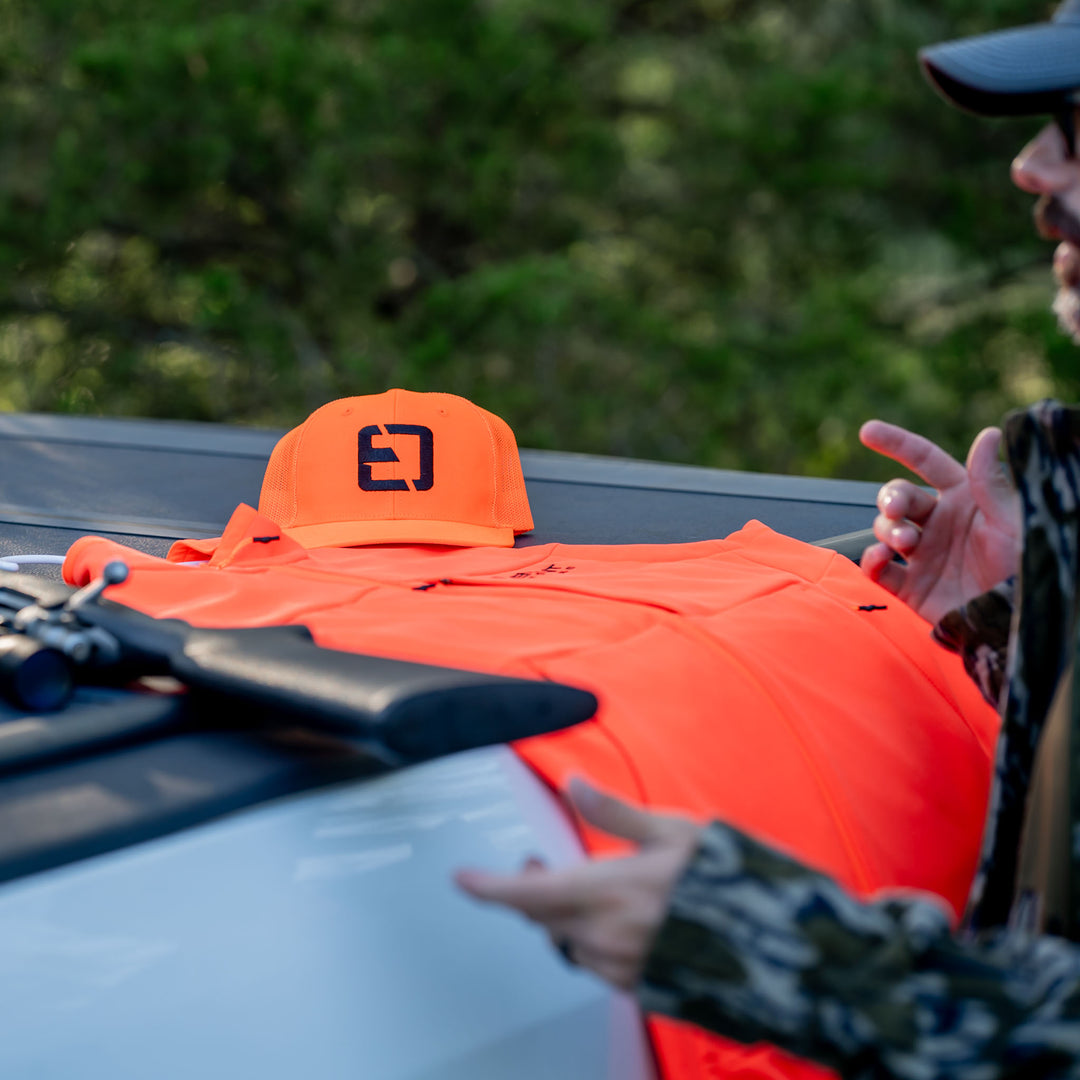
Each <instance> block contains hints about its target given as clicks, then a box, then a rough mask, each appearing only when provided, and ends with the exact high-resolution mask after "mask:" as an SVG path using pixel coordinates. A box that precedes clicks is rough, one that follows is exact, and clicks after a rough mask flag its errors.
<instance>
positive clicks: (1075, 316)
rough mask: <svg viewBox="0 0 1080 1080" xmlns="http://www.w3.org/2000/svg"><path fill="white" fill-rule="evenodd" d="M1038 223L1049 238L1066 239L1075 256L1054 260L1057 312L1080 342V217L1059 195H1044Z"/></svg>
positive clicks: (1062, 324)
mask: <svg viewBox="0 0 1080 1080" xmlns="http://www.w3.org/2000/svg"><path fill="white" fill-rule="evenodd" d="M1035 227H1036V228H1037V229H1038V230H1039V233H1040V235H1041V236H1045V237H1046V238H1047V239H1048V240H1064V241H1065V242H1066V243H1068V244H1070V245H1071V246H1072V247H1073V248H1074V249H1075V251H1076V254H1077V257H1076V258H1069V259H1066V260H1064V261H1055V273H1056V275H1057V279H1058V284H1059V286H1060V288H1059V289H1058V292H1057V296H1055V297H1054V305H1053V308H1054V314H1055V315H1056V316H1057V320H1058V325H1059V326H1060V327H1061V329H1062V331H1063V332H1064V333H1066V334H1068V335H1069V337H1071V338H1072V339H1073V341H1074V342H1075V343H1076V344H1077V345H1080V220H1077V218H1076V216H1075V215H1074V214H1073V213H1072V212H1071V211H1070V210H1069V209H1068V208H1067V207H1066V206H1065V205H1064V204H1063V203H1062V201H1061V200H1060V199H1059V198H1058V197H1057V196H1056V195H1043V196H1042V197H1041V198H1040V199H1039V201H1038V202H1037V203H1036V204H1035Z"/></svg>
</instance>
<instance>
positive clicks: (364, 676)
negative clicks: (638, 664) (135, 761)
mask: <svg viewBox="0 0 1080 1080" xmlns="http://www.w3.org/2000/svg"><path fill="white" fill-rule="evenodd" d="M125 577H126V567H124V566H123V564H110V566H109V567H107V568H106V574H105V576H104V578H103V579H102V580H101V581H99V582H95V583H94V584H93V585H91V586H87V587H86V588H85V589H83V590H80V591H78V592H75V591H74V590H71V589H69V588H68V587H67V586H63V585H59V584H57V583H55V582H51V581H46V580H43V579H41V578H36V577H32V576H30V575H25V574H12V573H2V572H0V641H2V640H3V639H4V638H5V637H8V636H10V635H21V636H23V637H24V638H26V639H30V640H31V641H32V642H34V643H35V645H36V646H37V649H36V650H32V651H36V653H42V652H49V653H50V654H51V658H52V659H53V660H55V658H56V657H60V656H62V657H66V667H67V668H68V669H70V670H71V671H72V673H73V675H74V679H75V680H76V681H81V682H90V683H99V684H100V683H107V684H109V685H124V684H126V683H128V682H131V681H133V680H135V679H137V678H140V677H143V676H160V675H167V676H171V677H173V678H175V679H177V680H179V681H180V682H181V683H183V684H184V685H185V686H186V687H187V688H188V691H189V692H190V694H191V695H192V696H193V698H196V699H197V700H199V701H202V702H205V704H206V706H207V708H208V710H212V711H214V712H215V714H216V715H225V716H228V717H230V718H231V721H232V722H235V723H237V724H241V725H244V726H250V725H253V724H254V725H257V724H260V723H265V722H271V723H281V722H286V723H289V724H296V725H302V726H306V727H310V728H313V729H316V730H319V731H323V732H328V733H332V734H334V735H337V736H346V737H352V738H359V739H362V740H368V741H370V742H371V743H373V744H375V745H376V746H378V747H380V748H382V749H384V750H385V751H389V756H391V757H396V758H398V759H399V760H402V761H418V760H422V759H424V758H430V757H436V756H440V755H442V754H447V753H452V752H454V751H457V750H464V749H469V748H472V747H476V746H484V745H489V744H491V743H497V742H508V741H512V740H515V739H521V738H526V737H528V736H531V735H538V734H542V733H544V732H548V731H554V730H558V729H560V728H563V727H568V726H570V725H572V724H576V723H578V722H580V721H582V720H586V719H588V718H589V717H590V716H592V715H593V713H594V712H595V711H596V706H597V702H596V698H595V697H594V696H593V695H592V694H591V693H589V692H588V691H585V690H580V689H577V688H575V687H570V686H565V685H563V684H560V683H553V682H545V681H539V680H531V679H518V678H510V677H505V676H499V675H485V674H481V673H477V672H470V671H462V670H458V669H455V668H444V667H439V666H436V665H431V664H419V663H412V662H410V661H404V660H395V659H390V658H386V657H375V656H367V655H361V654H357V653H348V652H340V651H337V650H333V649H325V648H322V647H320V646H319V645H317V644H315V642H314V640H313V639H312V636H311V634H310V632H309V631H308V630H307V628H306V627H303V626H271V627H261V628H242V629H221V630H219V629H203V628H198V627H193V626H191V625H190V624H189V623H186V622H183V621H182V620H179V619H157V618H154V617H153V616H150V615H146V614H143V613H142V612H138V611H136V610H134V609H133V608H129V607H127V606H125V605H123V604H119V603H115V602H113V601H110V600H104V599H101V593H102V592H103V591H104V589H105V588H106V587H107V586H108V585H109V584H113V583H117V582H119V581H122V580H124V578H125ZM17 659H18V658H16V660H17ZM0 662H2V656H0ZM13 663H15V661H13ZM8 675H9V676H10V672H9V673H8ZM10 683H11V678H10V677H8V678H5V679H0V689H3V688H4V687H7V688H8V691H9V696H11V687H10V685H9V684H10ZM46 696H47V695H46ZM16 703H17V704H20V705H21V706H22V707H24V708H25V707H26V703H25V702H16ZM45 707H46V708H48V707H55V706H48V705H46V706H45Z"/></svg>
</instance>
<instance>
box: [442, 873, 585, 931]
mask: <svg viewBox="0 0 1080 1080" xmlns="http://www.w3.org/2000/svg"><path fill="white" fill-rule="evenodd" d="M586 865H588V864H586ZM454 881H456V882H457V884H458V886H459V887H460V888H462V889H463V890H464V891H465V892H467V893H468V894H469V895H470V896H473V897H475V898H476V899H477V900H486V901H488V902H489V903H494V904H507V905H509V906H510V907H512V908H516V909H517V910H518V911H520V912H521V913H522V914H523V915H528V916H529V918H531V919H536V920H538V921H539V922H549V921H551V920H553V919H565V918H569V917H570V916H573V915H576V914H577V913H578V912H579V911H580V910H581V907H582V905H583V903H585V901H586V900H587V899H588V897H589V895H590V893H591V891H592V890H591V889H590V888H589V885H588V881H587V879H586V880H582V879H578V878H576V877H575V875H574V874H573V871H572V870H570V871H561V872H560V871H543V870H540V869H538V868H533V869H530V870H528V871H527V872H525V873H521V874H489V873H486V872H484V871H482V870H459V871H458V872H457V873H456V874H454Z"/></svg>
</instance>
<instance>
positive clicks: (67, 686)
mask: <svg viewBox="0 0 1080 1080" xmlns="http://www.w3.org/2000/svg"><path fill="white" fill-rule="evenodd" d="M73 689H74V687H73V685H72V680H71V667H70V665H69V664H68V661H67V658H66V657H65V656H64V654H63V653H61V652H60V651H59V650H57V649H50V648H48V647H47V646H45V645H42V644H41V643H40V642H37V641H34V640H33V638H28V637H26V636H24V635H22V634H4V635H2V636H0V696H2V697H5V698H6V699H7V700H8V701H10V702H11V704H12V705H14V706H16V708H19V709H26V710H27V711H29V712H53V711H55V710H56V709H60V708H63V707H64V706H65V705H66V704H67V703H68V701H69V700H70V699H71V695H72V692H73Z"/></svg>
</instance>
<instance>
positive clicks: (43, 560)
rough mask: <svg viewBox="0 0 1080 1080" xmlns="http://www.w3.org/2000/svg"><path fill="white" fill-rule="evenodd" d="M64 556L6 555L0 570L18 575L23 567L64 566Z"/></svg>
mask: <svg viewBox="0 0 1080 1080" xmlns="http://www.w3.org/2000/svg"><path fill="white" fill-rule="evenodd" d="M63 565H64V556H63V555H5V556H3V557H2V558H0V570H7V571H9V572H10V573H18V572H19V568H20V567H22V566H63Z"/></svg>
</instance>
